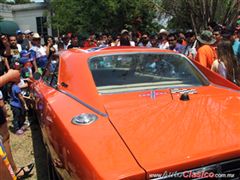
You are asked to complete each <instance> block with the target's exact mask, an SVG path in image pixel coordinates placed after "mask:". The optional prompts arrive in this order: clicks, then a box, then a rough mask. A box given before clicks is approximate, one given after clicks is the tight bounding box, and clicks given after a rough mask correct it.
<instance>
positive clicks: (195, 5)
mask: <svg viewBox="0 0 240 180" xmlns="http://www.w3.org/2000/svg"><path fill="white" fill-rule="evenodd" d="M161 7H162V13H166V14H168V15H169V16H171V17H172V19H171V21H170V22H169V28H173V29H179V28H181V29H189V28H193V29H194V30H195V32H200V31H201V30H202V29H206V28H207V26H208V23H210V22H216V23H221V24H228V25H233V24H234V22H235V21H236V18H237V15H238V14H239V12H240V8H239V7H240V1H239V0H201V1H199V0H171V3H169V0H162V1H161Z"/></svg>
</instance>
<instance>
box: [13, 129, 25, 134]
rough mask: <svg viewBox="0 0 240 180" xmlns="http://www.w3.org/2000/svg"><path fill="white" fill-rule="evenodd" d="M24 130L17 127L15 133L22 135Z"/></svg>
mask: <svg viewBox="0 0 240 180" xmlns="http://www.w3.org/2000/svg"><path fill="white" fill-rule="evenodd" d="M23 133H24V132H23V130H22V129H19V130H17V131H16V132H15V134H16V135H22V134H23Z"/></svg>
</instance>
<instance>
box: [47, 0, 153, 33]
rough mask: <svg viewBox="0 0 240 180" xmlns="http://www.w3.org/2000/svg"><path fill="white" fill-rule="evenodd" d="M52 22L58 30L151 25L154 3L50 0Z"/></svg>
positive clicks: (143, 0) (143, 28)
mask: <svg viewBox="0 0 240 180" xmlns="http://www.w3.org/2000/svg"><path fill="white" fill-rule="evenodd" d="M50 10H51V12H52V14H53V16H52V18H51V24H52V26H53V27H54V28H56V29H58V30H59V32H60V33H66V32H69V31H71V32H73V33H84V32H88V33H91V32H109V33H114V32H120V30H121V29H123V28H129V29H130V30H134V31H137V30H140V31H146V30H149V29H154V28H155V26H156V24H153V23H152V21H153V19H154V18H155V17H156V16H157V13H156V12H157V11H156V8H155V4H154V3H152V2H151V1H149V0H121V1H120V0H95V1H94V0H88V1H85V0H60V1H59V0H52V1H50Z"/></svg>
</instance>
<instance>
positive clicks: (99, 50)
mask: <svg viewBox="0 0 240 180" xmlns="http://www.w3.org/2000/svg"><path fill="white" fill-rule="evenodd" d="M66 52H72V53H80V54H82V55H86V56H89V57H90V56H95V55H100V54H111V53H131V52H135V53H136V52H139V53H144V52H153V53H154V52H155V53H156V52H158V53H161V52H162V53H164V52H165V53H173V54H179V53H177V52H174V51H172V50H163V49H159V48H147V47H132V46H113V47H94V48H89V49H81V48H73V49H69V50H67V51H66Z"/></svg>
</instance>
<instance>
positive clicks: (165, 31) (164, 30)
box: [159, 29, 169, 35]
mask: <svg viewBox="0 0 240 180" xmlns="http://www.w3.org/2000/svg"><path fill="white" fill-rule="evenodd" d="M159 34H166V35H168V34H169V32H168V31H167V30H166V29H160V31H159Z"/></svg>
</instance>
